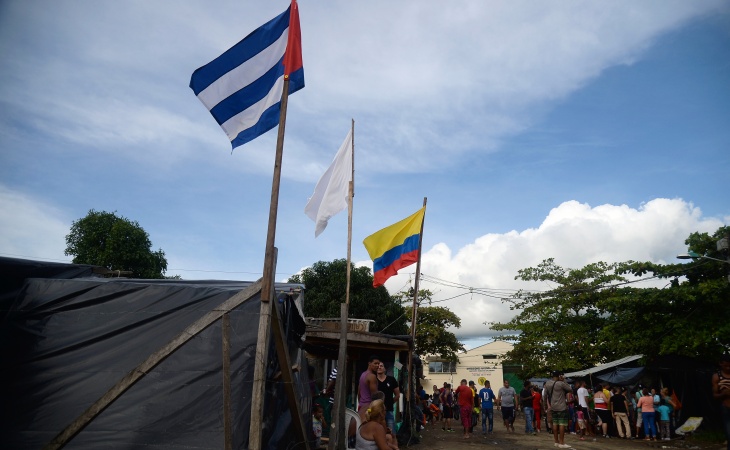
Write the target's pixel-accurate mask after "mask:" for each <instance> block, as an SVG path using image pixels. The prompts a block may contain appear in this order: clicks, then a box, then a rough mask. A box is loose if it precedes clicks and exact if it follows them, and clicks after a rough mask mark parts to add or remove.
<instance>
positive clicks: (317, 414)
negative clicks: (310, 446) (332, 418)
mask: <svg viewBox="0 0 730 450" xmlns="http://www.w3.org/2000/svg"><path fill="white" fill-rule="evenodd" d="M324 426H327V425H326V422H325V420H324V409H323V408H322V405H319V404H315V405H314V411H313V412H312V431H314V437H315V438H316V439H317V441H316V442H315V447H314V448H320V447H322V427H324Z"/></svg>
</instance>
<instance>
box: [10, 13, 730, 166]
mask: <svg viewBox="0 0 730 450" xmlns="http://www.w3.org/2000/svg"><path fill="white" fill-rule="evenodd" d="M23 5H24V4H23ZM721 5H723V2H722V1H714V0H712V1H711V0H707V1H700V2H685V1H646V2H635V1H616V2H578V1H567V2H537V3H536V2H532V1H489V2H484V1H476V0H472V1H463V2H459V3H457V4H444V3H442V2H435V1H424V0H411V1H404V2H392V1H385V0H380V1H371V2H360V3H352V2H348V3H340V4H318V3H313V4H306V5H301V16H302V33H303V40H304V42H303V46H304V61H305V71H306V76H307V85H308V88H307V89H304V90H303V91H301V93H297V94H296V97H293V98H292V101H291V102H290V108H291V109H290V111H292V112H293V115H295V116H296V121H295V122H296V124H294V123H293V124H292V125H291V126H289V127H288V129H287V131H288V134H289V136H288V138H287V140H288V143H289V144H293V143H295V142H297V143H299V145H294V146H293V148H292V147H290V148H289V149H288V151H287V158H288V162H287V164H288V165H289V166H290V167H303V166H305V164H311V161H312V156H313V155H314V156H315V158H316V159H317V160H319V161H320V163H321V165H322V166H326V164H327V163H328V162H329V161H330V160H331V157H332V154H333V152H334V150H336V148H335V146H336V144H337V142H340V140H341V135H342V134H343V131H344V130H342V129H341V128H340V127H339V126H335V123H338V124H339V121H340V120H341V117H343V116H344V117H346V118H349V117H355V118H356V120H358V121H359V125H358V127H359V130H358V132H357V138H356V140H357V142H359V144H360V149H362V150H364V151H363V152H361V155H360V156H359V158H358V164H359V165H360V168H361V169H363V170H364V172H365V173H367V171H368V170H369V169H373V168H377V170H378V171H379V172H380V173H382V172H383V171H391V172H394V173H398V172H403V171H428V170H437V169H439V168H442V167H444V166H446V165H452V164H457V163H458V161H459V158H458V156H459V155H461V154H464V153H467V152H490V151H494V150H495V149H497V148H498V145H499V142H500V140H501V139H503V138H504V137H506V136H509V135H512V134H515V133H518V132H519V131H521V130H524V129H525V128H526V127H528V126H529V125H530V124H531V123H532V122H533V121H534V120H536V119H538V117H537V115H538V114H540V111H544V110H546V109H549V108H550V107H551V105H552V104H553V102H555V101H556V100H559V99H562V98H564V97H566V96H568V95H569V94H571V93H572V92H575V91H576V90H577V89H580V88H581V87H582V86H584V85H585V84H587V83H588V82H590V81H591V80H592V79H593V78H595V77H597V76H598V75H599V74H600V73H601V72H602V71H604V70H606V69H607V68H609V67H613V66H615V65H618V64H630V63H632V62H633V61H634V60H635V59H636V58H637V57H638V56H640V54H641V53H642V52H643V51H644V50H645V49H646V48H648V47H649V46H651V44H652V42H653V41H654V40H655V39H656V38H657V37H658V36H660V35H661V34H663V33H666V32H668V31H670V30H672V29H674V28H676V27H678V26H679V25H681V24H683V23H685V22H686V21H688V20H690V19H692V18H693V17H696V16H698V15H701V14H705V13H708V12H711V11H713V10H715V9H716V8H718V7H720V6H721ZM46 6H47V7H38V6H37V5H36V6H32V7H30V6H29V7H21V6H18V5H13V6H12V7H9V9H8V12H9V14H8V17H10V16H11V15H10V12H12V13H13V14H12V17H13V18H14V20H15V21H10V22H7V21H6V22H4V23H5V24H6V25H7V28H8V30H9V31H6V32H5V33H4V39H1V40H0V44H2V48H3V49H4V50H6V51H7V52H8V55H9V56H10V57H9V58H8V61H9V64H8V66H7V67H6V68H5V70H4V71H3V72H4V74H3V73H2V72H0V75H2V77H0V80H2V81H4V82H3V83H2V84H3V88H2V91H0V94H1V95H0V96H1V97H2V98H3V99H4V100H5V101H6V102H7V103H8V105H9V108H11V109H18V110H20V111H26V110H28V109H30V110H31V112H32V113H33V114H37V115H38V116H40V117H41V118H42V119H41V120H39V121H37V122H35V125H36V126H37V127H39V128H41V129H43V131H44V132H46V133H48V134H50V135H51V136H53V135H54V134H55V135H57V137H58V138H59V139H62V140H67V141H70V142H72V143H74V144H76V143H79V142H82V143H84V144H86V145H87V146H89V147H91V148H97V149H110V150H112V151H116V150H117V149H118V148H120V147H124V148H125V154H127V155H129V156H128V157H130V158H134V159H137V158H140V156H142V157H145V158H149V159H157V160H166V159H167V158H168V155H169V151H170V150H171V149H174V150H175V154H176V155H177V156H178V157H182V158H194V157H195V156H194V155H195V154H196V152H195V151H189V147H193V148H202V149H203V150H205V151H213V150H212V149H216V148H218V151H225V150H226V147H227V143H226V141H225V139H224V138H223V137H221V139H215V138H214V133H219V134H220V135H221V136H222V131H220V130H219V129H218V127H217V125H216V124H215V122H214V121H213V119H212V118H211V117H209V116H208V115H207V112H205V111H204V109H203V107H202V106H201V105H198V104H197V100H196V99H195V98H194V96H193V94H192V92H191V91H190V90H189V89H188V88H187V83H188V80H189V76H190V74H191V73H192V71H193V70H194V69H195V68H197V67H198V66H201V65H203V64H205V63H206V62H207V61H208V60H210V59H212V58H213V57H215V56H217V54H218V52H221V51H223V50H224V49H225V48H226V47H227V46H230V45H232V44H233V43H235V42H236V41H238V40H239V39H241V38H242V37H243V35H244V33H245V32H246V31H250V30H252V29H253V28H255V27H256V26H257V25H258V24H260V23H263V21H265V20H268V19H269V18H271V17H273V16H274V15H276V14H278V12H279V11H278V10H276V9H272V8H271V7H267V8H264V7H261V8H258V9H256V10H254V11H252V8H251V5H241V4H238V3H235V2H234V3H230V4H226V6H222V5H221V6H219V7H218V8H215V9H211V8H210V6H209V5H208V4H207V3H205V2H190V3H186V4H185V5H184V6H180V5H179V2H172V1H168V2H165V1H161V2H154V3H149V2H147V3H145V2H135V3H134V8H130V7H129V6H128V5H127V4H117V3H109V2H106V3H98V2H86V3H83V2H80V3H75V4H73V5H71V4H68V5H64V6H63V7H59V6H58V5H55V4H54V3H53V2H48V3H47V4H46ZM181 7H182V8H184V13H181V14H175V15H172V16H171V15H170V14H169V12H170V10H171V8H174V9H176V10H177V9H179V8H181ZM233 18H235V19H233ZM13 30H15V31H14V32H13ZM24 36H25V37H24ZM90 36H93V38H92V39H90V38H89V37H90ZM142 48H143V49H144V51H139V49H142ZM28 55H31V56H28ZM142 80H144V81H142ZM335 118H336V119H335ZM435 130H440V131H439V132H435ZM327 143H331V144H329V145H328V144H327ZM267 144H268V143H267V142H263V141H256V142H254V143H251V144H249V146H248V149H253V150H254V153H255V151H256V150H257V149H259V148H264V147H263V146H264V145H267ZM74 147H75V148H78V146H71V147H70V148H74ZM181 148H182V149H185V150H188V151H181ZM265 148H267V149H268V148H269V147H268V146H267V147H265ZM394 148H397V149H399V151H397V152H394V151H393V149H394ZM68 151H73V150H68ZM77 151H78V150H77ZM455 156H457V157H455ZM239 170H244V171H255V170H259V171H262V172H266V171H269V170H270V164H268V163H267V162H259V161H258V160H257V161H255V162H254V163H253V164H251V165H249V166H247V167H246V168H242V169H239ZM308 172H309V171H308ZM284 174H285V175H286V176H291V177H298V178H301V177H302V176H310V177H311V179H312V180H315V179H316V178H317V177H318V176H319V175H320V174H316V173H312V174H311V175H309V174H308V173H305V174H304V175H303V174H302V173H301V172H299V171H294V170H285V172H284Z"/></svg>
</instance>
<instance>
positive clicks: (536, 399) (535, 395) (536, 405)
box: [532, 391, 542, 409]
mask: <svg viewBox="0 0 730 450" xmlns="http://www.w3.org/2000/svg"><path fill="white" fill-rule="evenodd" d="M541 400H542V395H540V393H539V392H534V391H533V392H532V409H540V401H541Z"/></svg>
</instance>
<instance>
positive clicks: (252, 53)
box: [190, 0, 304, 148]
mask: <svg viewBox="0 0 730 450" xmlns="http://www.w3.org/2000/svg"><path fill="white" fill-rule="evenodd" d="M301 48H302V47H301V31H300V28H299V9H298V6H297V3H296V0H293V1H292V3H291V5H290V6H289V8H288V9H287V10H286V11H284V12H283V13H282V14H280V15H279V16H277V17H275V18H274V19H273V20H271V21H269V22H267V23H266V24H264V25H262V26H261V27H259V28H258V29H256V30H255V31H254V32H252V33H251V34H249V35H248V36H246V37H245V38H243V40H242V41H240V42H239V43H238V44H236V45H234V46H233V47H231V48H230V49H228V50H227V51H226V52H225V53H223V54H222V55H221V56H219V57H218V58H216V59H214V60H213V61H211V62H210V63H208V64H206V65H205V66H203V67H201V68H199V69H197V70H196V71H195V72H193V76H192V77H191V78H190V88H191V89H192V90H193V92H195V95H197V96H198V98H199V99H200V101H201V102H203V104H204V105H205V107H206V108H208V110H209V111H210V113H211V114H212V115H213V117H214V118H215V120H216V122H218V125H220V126H221V128H223V131H225V133H226V135H228V139H229V140H230V141H231V146H232V147H233V148H236V147H238V146H240V145H243V144H245V143H247V142H249V141H252V140H253V139H256V138H257V137H259V136H260V135H262V134H264V133H265V132H267V131H269V130H270V129H272V128H274V127H275V126H276V125H278V124H279V113H280V111H281V94H282V92H283V86H284V78H285V77H286V76H288V77H289V94H293V93H294V92H296V91H298V90H299V89H301V88H303V87H304V68H303V65H302V52H301Z"/></svg>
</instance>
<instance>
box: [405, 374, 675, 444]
mask: <svg viewBox="0 0 730 450" xmlns="http://www.w3.org/2000/svg"><path fill="white" fill-rule="evenodd" d="M552 375H553V377H552V379H551V380H549V381H547V382H546V383H545V384H544V386H543V387H542V388H540V387H538V386H536V385H532V383H530V381H525V382H524V384H523V386H522V389H521V390H520V392H519V393H518V392H517V391H516V390H515V388H513V387H512V386H510V383H509V380H504V382H503V386H502V387H500V388H499V389H498V390H497V392H496V393H495V392H494V391H493V390H492V388H491V384H490V382H489V380H486V381H484V386H483V387H481V389H479V390H478V387H477V386H476V385H475V383H474V382H473V381H469V382H467V380H465V379H464V380H461V383H460V384H459V386H456V387H455V388H452V386H451V385H450V384H449V383H444V385H443V387H441V388H439V387H438V386H435V385H434V386H433V391H432V392H431V393H430V394H427V393H426V392H425V390H423V389H422V388H421V387H420V386H419V396H420V401H421V405H420V411H422V412H423V414H424V422H425V423H430V424H431V426H432V427H433V428H436V427H437V426H438V425H439V424H440V425H441V429H442V430H443V431H446V432H453V431H455V430H454V428H452V427H456V426H457V425H456V424H458V423H459V422H460V423H461V431H462V434H463V437H464V439H470V438H471V437H472V436H473V434H474V429H475V428H477V427H478V426H479V425H480V424H481V432H482V435H483V436H488V435H489V434H491V433H493V432H494V416H495V410H496V411H498V412H499V414H500V415H501V418H502V422H503V426H504V428H505V431H506V432H507V433H514V432H515V426H514V423H515V418H516V417H517V413H518V412H519V411H521V412H522V414H523V416H524V419H525V429H524V433H527V434H535V435H536V434H537V433H541V432H542V431H543V424H542V422H543V420H544V425H545V430H546V431H547V432H548V433H552V434H553V435H554V439H555V443H556V445H557V446H558V447H560V446H565V447H563V448H568V447H569V446H567V445H566V444H565V434H572V435H575V436H576V437H577V438H578V439H580V440H585V439H586V438H598V437H600V438H610V437H614V438H621V439H645V440H670V439H671V431H672V430H674V429H676V427H677V424H676V423H675V422H676V418H677V413H678V411H679V409H680V408H681V403H680V402H679V400H678V398H677V396H676V395H675V394H674V392H672V391H671V390H670V389H668V388H666V387H665V388H662V389H658V388H650V387H639V388H638V389H628V388H626V387H620V386H613V387H611V386H609V385H608V384H606V383H599V384H595V385H594V386H589V385H588V383H587V382H585V381H582V380H578V381H575V382H574V383H573V384H572V385H571V384H568V383H567V382H566V381H565V378H564V376H563V374H562V373H560V372H554V373H553V374H552Z"/></svg>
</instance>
